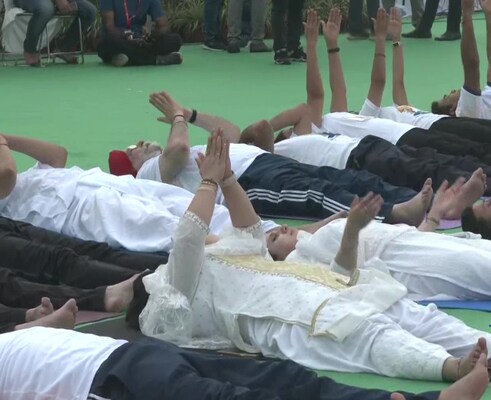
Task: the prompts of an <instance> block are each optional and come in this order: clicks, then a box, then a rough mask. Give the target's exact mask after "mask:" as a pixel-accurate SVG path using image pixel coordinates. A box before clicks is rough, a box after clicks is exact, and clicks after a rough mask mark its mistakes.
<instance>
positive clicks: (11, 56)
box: [0, 0, 85, 65]
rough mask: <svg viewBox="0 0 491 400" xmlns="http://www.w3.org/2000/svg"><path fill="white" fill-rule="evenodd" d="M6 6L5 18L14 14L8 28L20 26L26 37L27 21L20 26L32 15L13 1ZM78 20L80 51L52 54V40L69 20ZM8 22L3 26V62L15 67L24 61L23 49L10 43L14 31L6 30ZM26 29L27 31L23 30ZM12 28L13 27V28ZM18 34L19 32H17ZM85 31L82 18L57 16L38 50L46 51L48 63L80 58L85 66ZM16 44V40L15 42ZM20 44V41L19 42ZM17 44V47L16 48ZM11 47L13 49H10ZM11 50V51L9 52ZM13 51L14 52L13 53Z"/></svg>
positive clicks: (7, 0)
mask: <svg viewBox="0 0 491 400" xmlns="http://www.w3.org/2000/svg"><path fill="white" fill-rule="evenodd" d="M3 3H4V5H5V18H7V12H11V13H12V14H11V15H10V21H9V22H8V24H7V25H8V26H9V27H10V24H15V23H17V24H18V28H19V29H21V30H23V34H24V37H25V29H27V23H28V20H27V21H23V22H22V23H21V25H22V27H21V26H20V25H19V21H20V19H21V18H28V19H30V18H31V17H32V13H27V12H24V11H22V10H20V9H16V8H15V7H13V0H4V1H3ZM74 18H76V19H77V21H78V32H79V43H80V50H76V51H68V52H52V51H51V40H52V39H53V38H55V37H56V36H57V35H58V34H59V32H60V30H61V27H62V26H63V25H66V24H68V20H70V23H71V21H73V19H74ZM5 22H6V21H4V23H3V25H2V43H3V45H4V46H3V47H4V51H2V52H1V59H0V60H1V62H2V63H3V64H4V65H6V63H7V62H8V61H13V62H14V63H15V65H17V63H18V61H20V60H22V59H23V49H22V50H21V49H19V45H18V44H17V43H14V44H11V43H9V38H8V36H5V35H8V34H9V32H11V31H12V29H6V26H7V25H6V24H5ZM24 27H25V29H23V28H24ZM11 28H12V27H11ZM16 33H17V34H18V33H19V31H17V32H16ZM83 36H84V35H83V31H82V22H81V20H80V18H79V17H78V16H76V15H73V14H67V15H65V14H55V15H54V16H53V18H52V19H51V20H50V21H49V23H48V24H46V27H45V30H44V34H43V35H41V37H40V38H39V44H38V48H39V49H44V48H45V49H46V53H45V54H42V56H44V57H45V58H46V59H47V62H48V63H49V62H51V61H52V62H53V63H54V62H55V60H56V57H57V56H67V57H79V59H80V60H81V63H82V64H83V63H84V61H85V59H84V42H83ZM14 42H15V40H14ZM17 42H18V40H17ZM16 44H17V46H16ZM9 47H12V48H11V49H9ZM8 50H11V51H8ZM12 50H13V51H12Z"/></svg>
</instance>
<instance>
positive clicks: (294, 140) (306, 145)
mask: <svg viewBox="0 0 491 400" xmlns="http://www.w3.org/2000/svg"><path fill="white" fill-rule="evenodd" d="M359 143H360V139H356V138H351V137H348V136H345V135H338V134H335V133H326V134H318V135H315V134H313V135H302V136H295V137H291V138H290V139H286V140H282V141H281V142H278V143H276V144H275V145H274V152H275V154H279V155H280V156H284V157H289V158H293V159H294V160H297V161H298V162H301V163H304V164H311V165H316V166H318V167H321V166H328V167H333V168H337V169H344V168H346V163H347V162H348V158H349V156H350V154H351V152H352V150H353V149H354V148H355V147H356V146H358V144H359Z"/></svg>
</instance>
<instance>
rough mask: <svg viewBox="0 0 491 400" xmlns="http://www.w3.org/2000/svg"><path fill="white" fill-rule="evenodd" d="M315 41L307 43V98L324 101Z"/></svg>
mask: <svg viewBox="0 0 491 400" xmlns="http://www.w3.org/2000/svg"><path fill="white" fill-rule="evenodd" d="M316 44H317V43H307V100H322V101H324V85H323V83H322V77H321V73H320V70H319V61H318V59H317V45H316Z"/></svg>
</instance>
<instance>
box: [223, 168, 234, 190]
mask: <svg viewBox="0 0 491 400" xmlns="http://www.w3.org/2000/svg"><path fill="white" fill-rule="evenodd" d="M235 183H237V178H236V177H235V174H234V171H231V174H229V175H228V176H224V177H223V179H222V180H221V182H220V188H221V189H222V191H223V190H226V189H227V188H229V187H231V186H233V185H234V184H235Z"/></svg>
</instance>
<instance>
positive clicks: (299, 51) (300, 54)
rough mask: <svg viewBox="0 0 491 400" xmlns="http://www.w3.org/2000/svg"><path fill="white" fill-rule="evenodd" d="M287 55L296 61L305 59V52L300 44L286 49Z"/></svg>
mask: <svg viewBox="0 0 491 400" xmlns="http://www.w3.org/2000/svg"><path fill="white" fill-rule="evenodd" d="M288 57H290V60H292V61H296V62H306V61H307V54H305V51H303V48H302V46H300V47H297V48H296V49H295V50H289V51H288Z"/></svg>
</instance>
